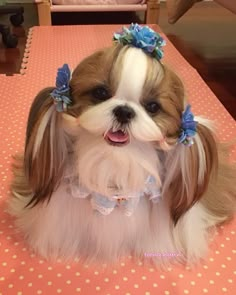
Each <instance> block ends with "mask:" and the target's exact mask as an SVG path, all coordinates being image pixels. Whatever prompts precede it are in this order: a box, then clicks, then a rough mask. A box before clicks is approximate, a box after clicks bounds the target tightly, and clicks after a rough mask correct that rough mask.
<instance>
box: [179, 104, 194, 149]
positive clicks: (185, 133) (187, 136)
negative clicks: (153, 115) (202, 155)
mask: <svg viewBox="0 0 236 295" xmlns="http://www.w3.org/2000/svg"><path fill="white" fill-rule="evenodd" d="M196 132H197V122H196V121H194V115H193V113H192V112H191V106H190V105H187V107H186V110H185V111H184V112H183V115H182V123H181V134H180V136H179V140H178V141H179V142H180V143H183V144H184V145H186V146H191V145H193V144H194V142H193V137H194V136H195V134H196Z"/></svg>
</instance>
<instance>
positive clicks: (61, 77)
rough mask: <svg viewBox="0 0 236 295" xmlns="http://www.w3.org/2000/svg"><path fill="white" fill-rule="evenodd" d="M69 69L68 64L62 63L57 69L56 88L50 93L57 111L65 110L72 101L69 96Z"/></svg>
mask: <svg viewBox="0 0 236 295" xmlns="http://www.w3.org/2000/svg"><path fill="white" fill-rule="evenodd" d="M70 80H71V71H70V69H69V66H68V64H64V65H63V66H62V67H61V68H59V69H58V70H57V78H56V88H55V89H54V90H53V91H52V92H51V93H50V95H51V97H52V98H53V100H54V104H55V105H56V110H57V111H58V112H64V111H67V107H68V105H70V104H71V103H72V100H71V96H70V85H69V84H70Z"/></svg>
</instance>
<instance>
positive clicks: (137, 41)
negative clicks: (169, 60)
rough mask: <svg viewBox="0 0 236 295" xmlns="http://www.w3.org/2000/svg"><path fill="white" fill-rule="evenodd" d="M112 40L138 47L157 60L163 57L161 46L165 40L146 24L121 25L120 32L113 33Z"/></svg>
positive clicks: (164, 43)
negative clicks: (127, 26)
mask: <svg viewBox="0 0 236 295" xmlns="http://www.w3.org/2000/svg"><path fill="white" fill-rule="evenodd" d="M113 41H114V42H116V43H120V44H122V45H132V46H134V47H137V48H140V49H142V50H143V51H144V52H146V53H147V54H149V55H151V56H152V57H154V58H156V59H157V60H160V59H161V58H162V57H163V55H164V53H163V50H162V47H163V46H165V45H166V42H165V40H164V39H163V38H162V37H161V36H160V35H159V34H158V33H156V32H155V31H153V30H152V29H151V28H149V27H148V26H140V25H138V24H131V25H130V26H129V28H126V27H123V29H122V32H118V33H115V34H114V35H113Z"/></svg>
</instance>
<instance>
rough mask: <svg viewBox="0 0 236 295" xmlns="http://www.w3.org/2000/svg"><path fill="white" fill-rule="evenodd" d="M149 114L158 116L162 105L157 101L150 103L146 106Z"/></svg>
mask: <svg viewBox="0 0 236 295" xmlns="http://www.w3.org/2000/svg"><path fill="white" fill-rule="evenodd" d="M144 107H145V109H146V111H147V112H149V113H151V114H156V113H157V112H158V111H159V110H160V105H159V103H157V102H156V101H150V102H148V103H146V104H145V105H144Z"/></svg>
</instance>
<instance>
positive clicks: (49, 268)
mask: <svg viewBox="0 0 236 295" xmlns="http://www.w3.org/2000/svg"><path fill="white" fill-rule="evenodd" d="M48 270H52V267H51V266H49V267H48ZM58 290H60V289H58Z"/></svg>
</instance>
